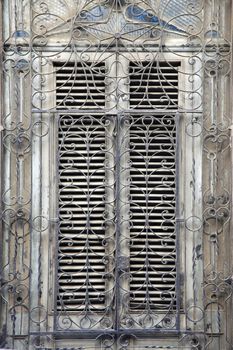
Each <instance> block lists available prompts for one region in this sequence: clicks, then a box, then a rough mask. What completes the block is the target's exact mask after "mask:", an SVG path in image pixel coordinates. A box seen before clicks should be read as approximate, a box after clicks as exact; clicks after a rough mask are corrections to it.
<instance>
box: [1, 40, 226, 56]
mask: <svg viewBox="0 0 233 350" xmlns="http://www.w3.org/2000/svg"><path fill="white" fill-rule="evenodd" d="M218 46H219V47H221V48H225V51H226V52H228V51H229V52H230V45H226V44H223V43H221V41H219V42H218ZM105 47H106V48H108V52H114V53H115V52H116V51H115V50H114V49H112V50H111V48H109V46H108V45H100V46H94V45H93V46H92V48H93V51H91V50H88V53H96V49H99V50H100V48H105ZM128 47H132V48H134V50H135V51H137V52H143V48H140V47H137V46H134V45H131V46H130V45H129V46H128ZM147 47H148V48H150V52H170V51H171V50H174V51H175V52H197V51H198V52H200V49H201V48H202V46H201V45H195V46H194V45H193V46H192V47H190V46H188V45H187V46H185V45H183V44H181V45H179V46H178V45H177V46H176V45H158V46H157V47H156V46H155V45H151V46H150V45H148V46H147ZM20 48H21V51H28V50H29V49H31V47H30V45H21V44H20ZM4 49H5V51H8V50H9V51H12V45H11V44H4ZM62 49H65V51H64V52H72V51H73V47H71V46H66V45H61V46H47V47H45V46H43V47H40V46H36V45H35V46H33V50H36V51H37V52H55V53H59V52H60V51H61V50H62ZM79 49H80V51H78V50H77V49H76V51H75V53H83V50H82V49H84V50H85V49H86V47H85V46H80V47H79ZM144 50H145V49H144ZM215 51H216V49H215V48H214V47H213V46H212V45H206V46H205V52H215ZM222 52H224V51H223V50H222ZM118 53H125V48H124V49H123V50H118Z"/></svg>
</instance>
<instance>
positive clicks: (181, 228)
mask: <svg viewBox="0 0 233 350" xmlns="http://www.w3.org/2000/svg"><path fill="white" fill-rule="evenodd" d="M138 55H139V57H142V59H143V58H144V59H145V56H146V53H139V54H138ZM93 56H94V57H96V54H93ZM100 56H101V57H102V58H103V54H102V53H100ZM107 56H108V53H107ZM110 56H111V60H112V61H114V57H113V56H112V53H110ZM126 56H127V54H126ZM129 56H130V57H131V55H129ZM160 56H161V57H162V58H163V60H164V61H167V62H170V61H172V60H174V61H176V62H177V61H180V63H181V71H182V72H186V71H187V70H188V69H187V65H188V57H187V58H179V59H177V55H176V53H174V54H173V53H162V54H161V55H160ZM89 57H92V55H91V54H90V53H89ZM75 58H76V59H77V56H75ZM67 59H70V54H69V53H62V55H56V56H53V58H52V59H51V60H50V66H49V67H50V71H48V68H46V71H45V73H47V74H49V78H48V79H47V83H46V85H45V90H46V89H47V90H49V91H53V99H51V98H50V99H48V100H49V104H47V105H44V104H43V102H42V111H44V112H42V114H41V116H40V111H38V118H40V117H41V119H42V122H45V123H47V122H48V123H49V129H50V131H49V135H48V144H46V142H44V144H43V145H42V154H43V155H44V157H45V159H46V157H47V156H46V149H47V148H48V147H49V149H50V159H51V160H52V161H51V164H49V169H50V170H49V173H50V176H49V180H47V182H46V183H45V187H46V188H47V194H48V195H47V196H46V195H45V197H47V199H45V201H44V200H42V201H43V203H44V204H43V207H44V208H45V209H46V208H47V209H49V218H50V225H49V229H47V230H45V232H44V234H45V233H46V231H47V235H48V239H47V240H46V239H45V240H44V242H43V245H44V247H46V245H47V244H48V243H49V242H50V244H49V246H50V248H49V249H50V252H49V254H50V256H53V257H54V258H55V257H56V251H57V250H58V247H57V244H58V243H57V242H56V241H55V240H54V237H55V236H56V235H57V234H58V233H57V220H58V211H57V205H56V203H57V201H58V198H57V193H58V190H57V185H56V181H55V179H57V178H58V173H57V170H56V162H57V159H56V157H55V158H54V155H56V149H57V148H56V147H57V137H56V135H57V128H56V126H55V127H54V123H55V124H56V123H57V122H58V118H59V114H60V111H57V110H54V109H52V105H56V102H55V93H54V91H55V84H56V82H55V81H56V77H55V73H54V72H53V62H61V61H62V62H66V60H67ZM111 60H110V61H111ZM126 60H127V58H126ZM161 61H162V59H161ZM127 62H129V60H128V61H127ZM36 69H39V70H40V71H41V74H42V75H43V74H44V71H43V65H41V66H40V67H37V68H36ZM192 69H193V67H192ZM196 69H197V68H196ZM187 84H188V83H187V80H185V79H184V78H183V77H182V74H179V105H180V106H181V107H182V109H181V111H177V116H178V117H179V118H178V119H179V122H178V123H179V125H180V126H179V128H180V132H179V138H178V142H179V146H178V147H179V152H178V162H179V163H180V165H179V169H180V170H179V173H180V174H183V177H184V178H185V182H183V181H182V176H179V179H178V181H177V186H178V190H179V196H180V200H179V205H178V206H177V209H178V212H177V215H178V218H177V219H176V222H177V223H176V227H177V230H178V235H179V238H178V235H177V249H178V254H177V259H178V262H177V264H178V269H179V271H180V272H179V273H178V274H177V278H176V280H177V282H176V283H177V288H180V289H183V296H180V297H178V300H177V302H178V304H181V305H180V312H178V323H177V329H174V333H176V332H178V331H179V329H180V328H182V329H183V328H185V329H187V328H190V327H193V321H191V320H193V317H195V316H192V311H193V312H194V311H195V310H194V309H195V308H194V307H193V308H192V305H190V306H188V301H189V299H192V296H193V289H192V285H193V278H192V276H191V271H192V267H191V266H190V265H191V264H189V260H188V259H189V257H190V256H192V254H193V250H194V246H195V245H197V242H198V244H200V242H201V241H202V229H201V227H199V230H198V232H199V233H198V235H197V238H195V241H193V238H191V237H187V235H186V231H187V219H185V218H187V217H188V218H191V217H192V214H193V205H195V203H196V202H195V203H193V204H192V203H190V204H189V197H191V196H193V194H192V190H191V185H190V186H189V184H191V183H192V181H193V176H192V171H194V169H191V168H190V164H187V162H186V160H187V159H188V158H189V157H190V156H191V155H192V153H193V151H194V149H195V154H196V155H197V157H196V164H195V171H196V174H197V172H198V176H196V178H198V179H199V181H200V188H201V181H202V180H201V179H202V170H201V166H200V165H201V161H202V157H201V150H202V145H201V140H198V141H197V140H196V139H195V140H194V141H193V138H192V137H189V136H188V135H187V134H186V129H187V125H188V124H190V123H191V118H193V115H192V114H191V112H189V111H190V110H191V107H190V106H189V105H188V104H187V101H186V99H185V96H184V93H183V92H182V91H186V89H185V87H186V85H187ZM188 85H189V84H188ZM180 87H181V88H180ZM42 91H43V89H42ZM180 91H181V92H180ZM45 111H46V112H45ZM102 111H103V112H104V110H102ZM185 111H187V113H186V112H185ZM82 112H83V111H82ZM113 112H116V111H115V109H113V110H109V111H108V113H110V114H111V113H113ZM100 113H101V110H100ZM152 113H153V112H152ZM198 113H200V114H201V111H199V112H198ZM191 115H192V116H191ZM193 143H195V145H193ZM35 147H36V146H35ZM187 149H188V151H186V150H187ZM186 152H188V154H186ZM36 158H37V156H36ZM47 162H48V159H47ZM47 165H48V163H47ZM41 166H42V174H43V178H44V179H46V178H47V179H48V173H47V172H48V168H47V169H46V165H45V166H44V165H43V164H42V165H41ZM34 186H35V184H33V187H34ZM35 192H36V190H35ZM42 192H43V191H42ZM196 195H198V203H199V204H200V208H201V201H202V193H201V191H199V193H197V194H196ZM42 197H43V193H42ZM195 200H196V199H195ZM45 202H46V203H47V204H46V205H45ZM200 212H201V209H200ZM187 213H188V214H187ZM185 220H186V221H185ZM189 224H190V223H189ZM33 244H36V242H34V243H33ZM201 244H202V243H201ZM36 245H37V244H36ZM190 254H191V255H190ZM56 260H57V259H56V258H55V262H54V263H53V266H50V267H49V269H50V272H49V271H48V274H50V273H51V272H52V271H53V272H52V276H50V279H51V280H50V282H48V284H47V287H48V285H51V283H52V281H55V279H56V277H55V273H54V271H56V270H57V261H56ZM47 261H48V260H46V259H45V261H44V267H46V263H47ZM201 268H202V267H201ZM33 269H34V267H33ZM45 277H46V273H45ZM36 278H37V276H36V274H35V279H36ZM46 279H47V280H48V276H47V278H46ZM201 283H202V280H201V279H199V284H201ZM178 286H179V287H178ZM47 287H46V284H45V288H44V289H43V291H42V298H43V299H44V301H45V300H46V299H47V295H48V294H47V293H48V289H46V288H47ZM200 298H201V296H200ZM51 299H53V300H50V302H49V304H50V306H49V311H48V312H49V315H51V316H52V317H49V318H50V319H51V320H50V321H49V323H50V324H51V325H52V323H53V321H52V318H53V317H54V315H55V314H56V312H55V306H56V298H55V297H53V298H51ZM200 300H201V302H202V299H199V303H198V305H200ZM182 304H183V305H182ZM187 308H189V310H190V312H189V314H187V312H184V311H183V310H186V309H187ZM54 322H55V321H54ZM55 324H56V322H55ZM51 327H52V326H51ZM200 328H201V329H202V326H201V327H200ZM57 331H58V330H57ZM138 331H139V332H140V329H139V330H138ZM163 331H165V332H166V329H163ZM171 331H172V332H173V330H171ZM58 332H59V331H58ZM72 332H79V331H78V330H72ZM136 332H137V329H136ZM155 332H156V331H155ZM158 334H159V332H158Z"/></svg>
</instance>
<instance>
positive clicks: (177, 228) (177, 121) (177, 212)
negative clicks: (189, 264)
mask: <svg viewBox="0 0 233 350" xmlns="http://www.w3.org/2000/svg"><path fill="white" fill-rule="evenodd" d="M175 125H176V132H175V135H176V136H175V137H176V139H175V142H176V144H175V194H176V198H175V205H176V208H175V218H176V223H175V232H176V291H175V295H176V329H177V330H180V304H181V301H180V296H181V294H180V220H181V218H180V205H181V202H180V183H179V182H180V150H181V149H180V114H179V112H177V113H176V115H175Z"/></svg>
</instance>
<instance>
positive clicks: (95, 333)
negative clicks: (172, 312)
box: [30, 328, 220, 339]
mask: <svg viewBox="0 0 233 350" xmlns="http://www.w3.org/2000/svg"><path fill="white" fill-rule="evenodd" d="M182 333H184V334H194V333H195V334H205V331H204V330H203V331H197V330H195V331H192V330H183V331H181V330H177V329H173V330H172V329H170V330H169V329H162V328H161V329H156V328H154V329H119V330H111V329H102V330H71V331H55V332H31V333H30V335H33V336H35V335H39V336H45V335H51V336H53V337H55V338H56V339H65V338H66V339H67V338H69V337H70V338H72V339H79V338H80V339H82V338H96V337H99V336H101V335H103V336H104V335H108V334H109V335H136V336H144V337H146V336H154V337H156V336H159V337H165V338H167V337H174V336H178V335H180V334H182ZM217 335H220V333H218V334H216V336H217Z"/></svg>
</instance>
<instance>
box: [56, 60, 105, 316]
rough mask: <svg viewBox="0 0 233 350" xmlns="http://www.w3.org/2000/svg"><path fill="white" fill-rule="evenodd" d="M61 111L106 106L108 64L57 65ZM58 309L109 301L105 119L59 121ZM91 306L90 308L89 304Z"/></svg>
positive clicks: (84, 116) (62, 118) (95, 305)
mask: <svg viewBox="0 0 233 350" xmlns="http://www.w3.org/2000/svg"><path fill="white" fill-rule="evenodd" d="M56 69H57V73H56V79H57V80H56V84H57V105H58V106H59V107H60V108H63V109H64V108H66V107H68V108H76V109H80V108H85V109H87V108H94V107H96V106H97V105H98V106H104V103H105V96H104V92H105V84H104V78H103V77H104V70H105V66H104V64H103V63H102V64H98V63H97V64H94V63H88V62H86V63H82V64H81V63H77V64H74V63H67V64H62V63H60V64H56ZM58 133H59V134H58V137H59V151H58V153H59V154H58V158H59V215H60V218H59V219H60V223H59V237H58V238H59V247H58V250H59V252H58V288H59V290H58V309H59V310H67V311H73V310H76V311H78V310H83V309H87V307H88V309H89V310H91V309H93V308H97V309H101V308H102V307H103V305H104V303H105V300H104V295H105V280H104V275H105V264H104V260H103V257H104V255H105V248H104V242H103V241H104V238H105V223H104V211H105V203H104V198H105V186H104V182H105V169H104V164H105V153H104V150H103V145H104V144H105V128H104V119H103V117H102V115H99V114H97V115H94V116H93V115H91V116H90V115H88V114H85V113H84V114H77V113H69V114H64V115H61V116H60V119H59V131H58ZM87 305H88V306H87Z"/></svg>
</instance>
